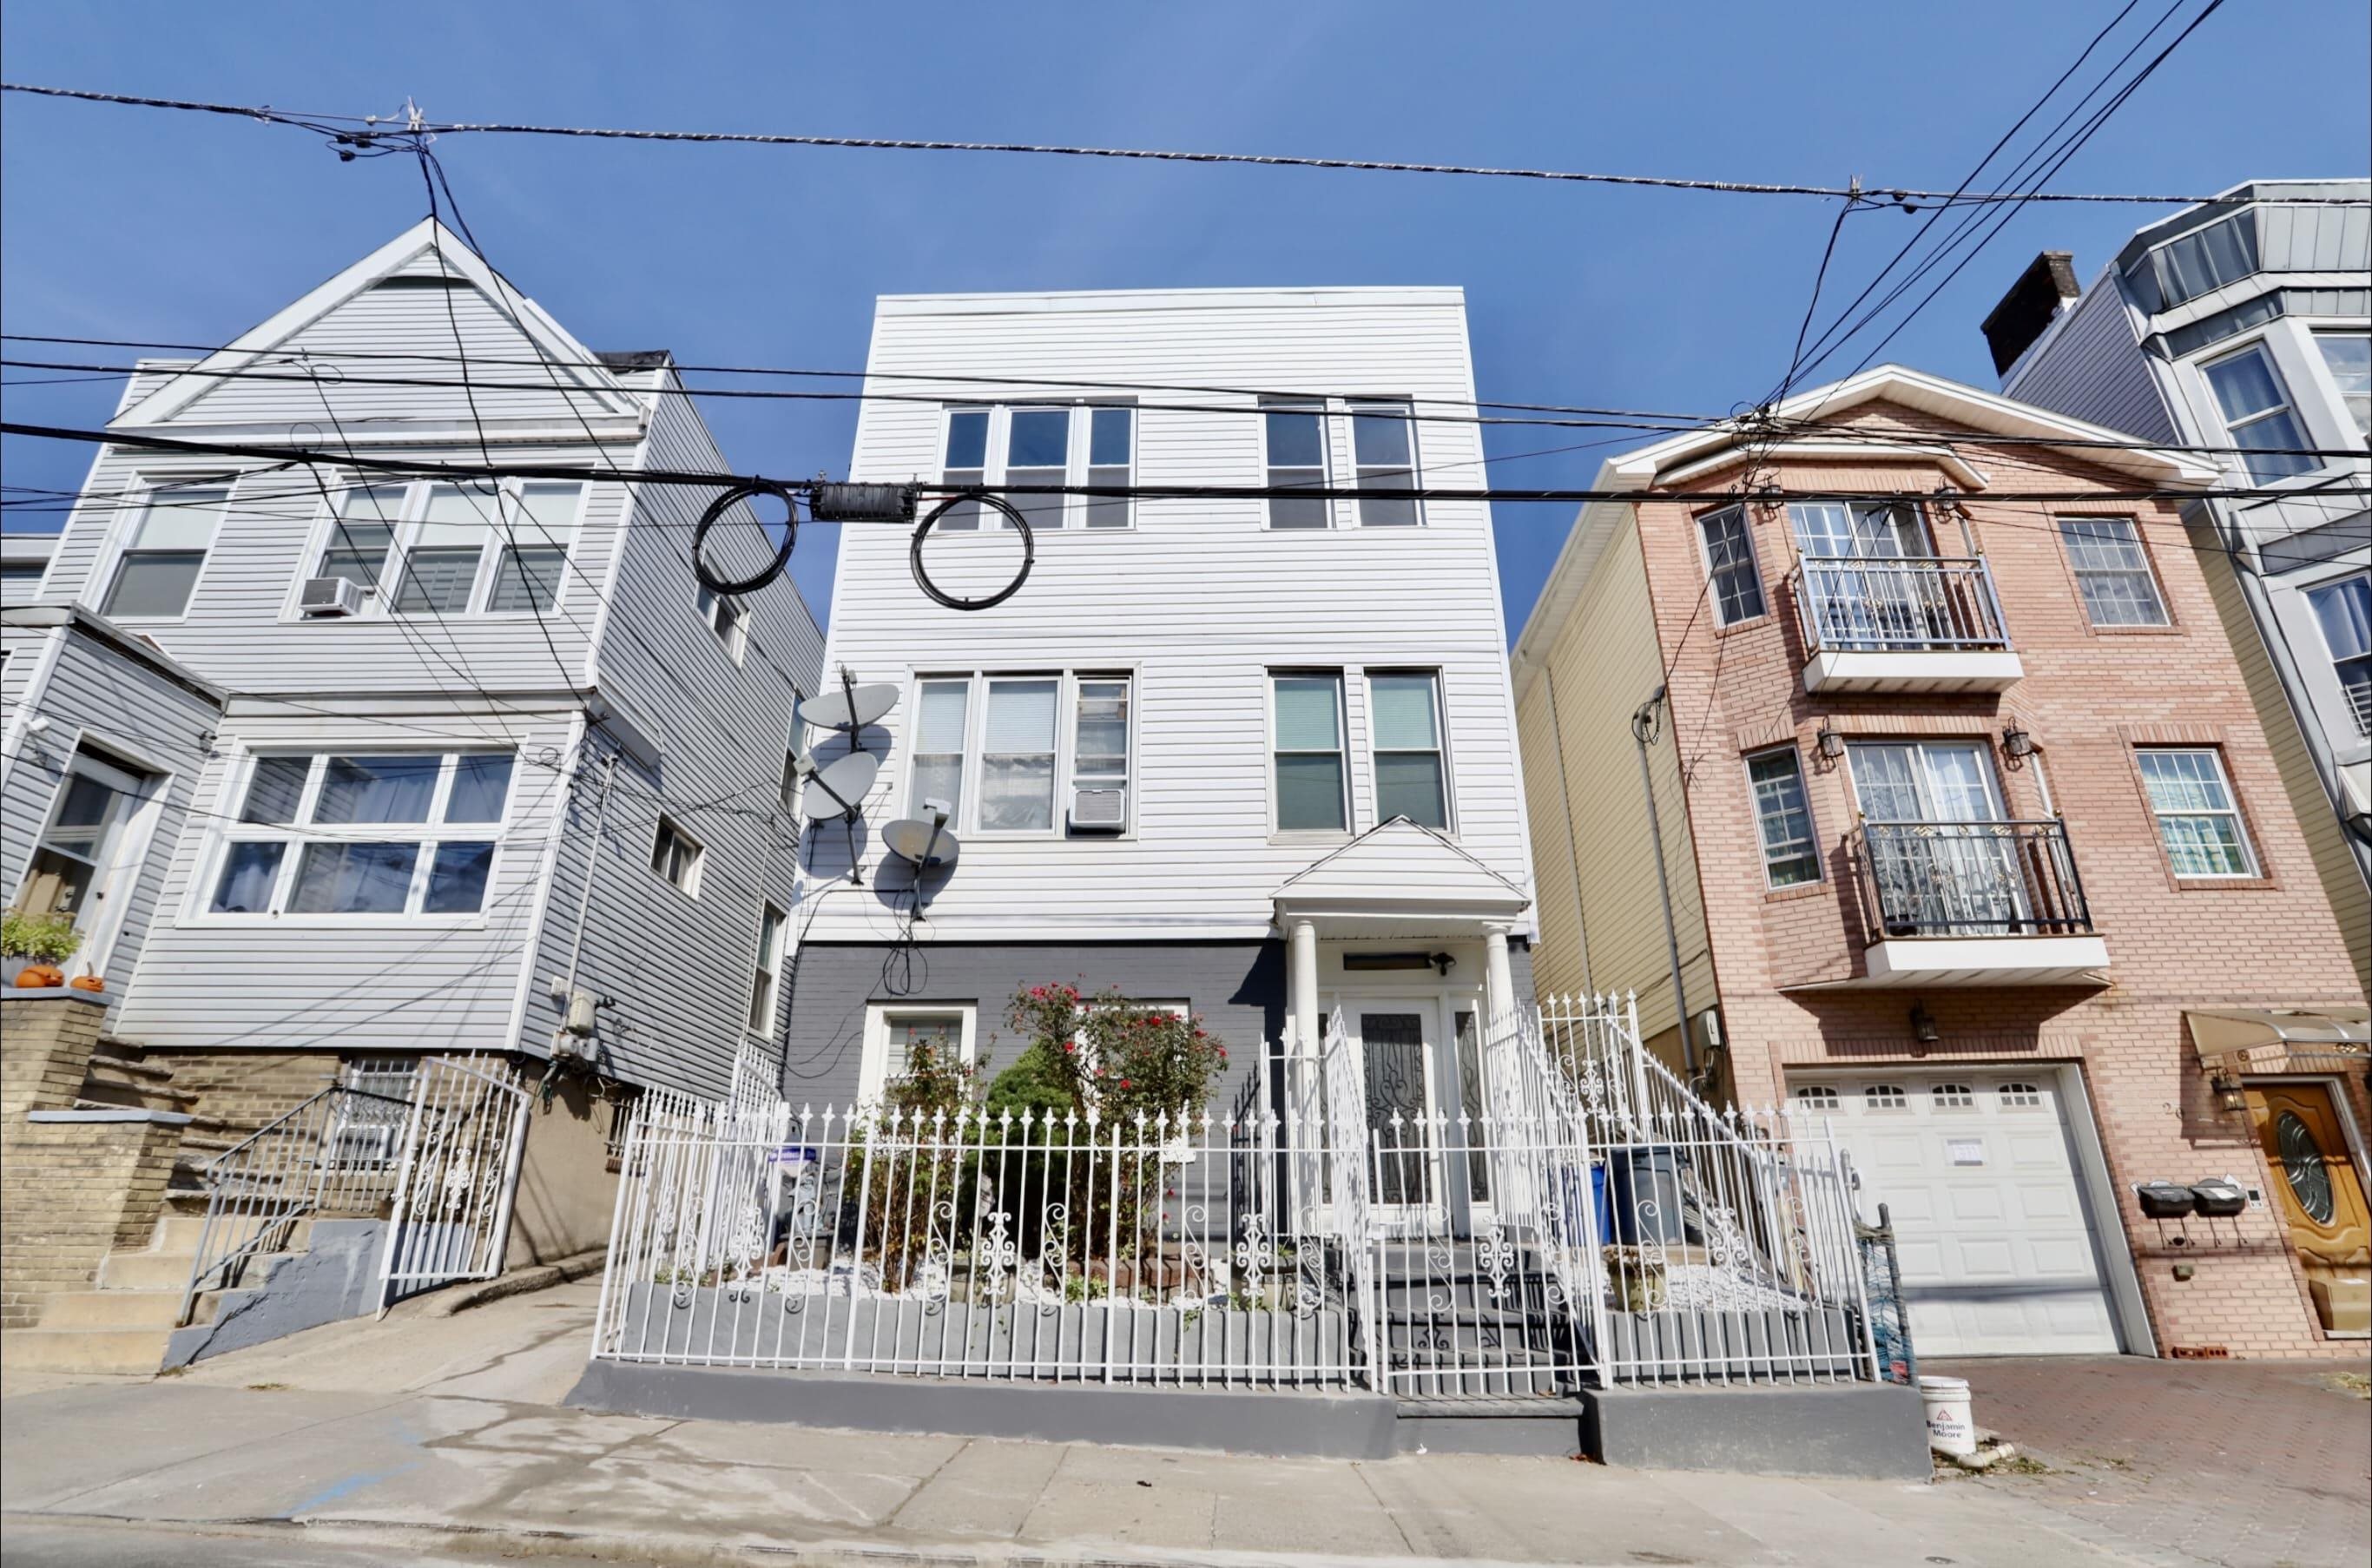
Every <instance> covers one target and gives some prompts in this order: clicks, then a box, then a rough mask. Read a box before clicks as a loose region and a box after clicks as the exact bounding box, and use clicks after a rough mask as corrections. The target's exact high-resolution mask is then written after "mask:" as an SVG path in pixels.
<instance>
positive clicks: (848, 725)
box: [799, 681, 898, 729]
mask: <svg viewBox="0 0 2372 1568" xmlns="http://www.w3.org/2000/svg"><path fill="white" fill-rule="evenodd" d="M897 705H898V688H896V687H895V686H892V685H890V684H889V683H888V682H886V681H884V682H880V683H878V684H875V685H871V686H856V685H847V686H844V687H843V689H842V690H840V691H826V692H825V693H823V694H822V695H821V696H820V697H809V698H808V700H807V701H806V702H804V703H800V704H799V717H801V718H803V719H805V720H807V721H808V723H809V724H811V725H817V726H820V727H822V728H824V729H863V728H864V727H865V726H866V725H869V724H876V723H878V722H879V721H880V719H881V718H882V716H883V715H884V714H888V713H889V711H890V709H891V708H894V707H896V706H897Z"/></svg>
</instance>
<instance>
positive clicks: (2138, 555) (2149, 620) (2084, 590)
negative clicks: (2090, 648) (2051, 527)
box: [2059, 517, 2167, 626]
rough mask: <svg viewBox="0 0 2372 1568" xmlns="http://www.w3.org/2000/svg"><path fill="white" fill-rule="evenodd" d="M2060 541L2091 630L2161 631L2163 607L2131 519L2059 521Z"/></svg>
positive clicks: (2164, 605) (2164, 622)
mask: <svg viewBox="0 0 2372 1568" xmlns="http://www.w3.org/2000/svg"><path fill="white" fill-rule="evenodd" d="M2059 537H2060V540H2062V541H2063V542H2064V544H2065V545H2066V546H2067V563H2068V564H2069V565H2070V566H2072V567H2074V568H2075V571H2076V589H2077V591H2078V592H2080V593H2081V594H2082V595H2083V596H2084V613H2085V614H2086V615H2087V617H2089V618H2090V620H2091V622H2092V624H2093V625H2095V626H2163V625H2165V624H2166V623H2167V617H2166V603H2165V601H2164V600H2163V599H2161V598H2158V593H2157V578H2155V577H2153V576H2152V575H2150V564H2149V557H2148V556H2147V555H2145V554H2144V553H2143V552H2142V539H2141V529H2140V528H2138V527H2137V526H2135V524H2134V520H2133V519H2132V518H2131V517H2062V518H2060V519H2059Z"/></svg>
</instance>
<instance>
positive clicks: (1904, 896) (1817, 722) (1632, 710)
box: [1513, 366, 2372, 1356]
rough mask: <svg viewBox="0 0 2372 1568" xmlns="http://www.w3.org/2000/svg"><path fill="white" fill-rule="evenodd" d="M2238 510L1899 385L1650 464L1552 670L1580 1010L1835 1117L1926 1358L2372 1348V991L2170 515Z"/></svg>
mask: <svg viewBox="0 0 2372 1568" xmlns="http://www.w3.org/2000/svg"><path fill="white" fill-rule="evenodd" d="M2060 443H2064V445H2062V444H2060ZM2087 443H2103V444H2101V445H2087ZM2214 479H2215V473H2214V471H2213V470H2210V469H2208V468H2207V467H2205V466H2204V465H2203V464H2202V463H2200V462H2199V461H2197V460H2196V459H2191V458H2188V457H2185V456H2181V455H2179V454H2176V453H2171V452H2165V451H2157V450H2140V449H2135V448H2134V447H2133V445H2132V443H2131V442H2130V441H2129V440H2127V439H2125V438H2122V437H2119V436H2116V435H2115V434H2114V433H2112V432H2110V431H2108V430H2105V429H2102V428H2100V427H2098V426H2092V425H2087V424H2081V423H2080V422H2077V421H2075V420H2072V419H2069V418H2067V417H2065V416H2063V415H2059V414H2054V413H2050V412H2044V411H2042V410H2040V409H2035V408H2032V407H2029V406H2027V405H2024V404H2020V403H2017V402H2014V401H2009V400H2006V399H2004V398H2001V397H1998V396H1995V395H1993V394H1990V393H1985V392H1981V391H1978V390H1975V389H1971V388H1967V387H1963V386H1959V385H1957V384H1955V383H1952V382H1948V381H1945V380H1942V379H1940V378H1937V377H1930V376H1925V375H1922V374H1919V373H1917V372H1914V371H1909V370H1904V369H1901V368H1899V367H1892V366H1885V367H1879V368H1877V369H1873V370H1870V371H1868V372H1866V373H1864V374H1861V375H1857V376H1855V377H1852V378H1851V379H1849V380H1846V381H1843V382H1840V383H1838V384H1836V385H1834V386H1831V387H1825V388H1820V389H1815V390H1811V391H1808V392H1805V393H1802V394H1800V395H1799V396H1797V397H1796V398H1795V399H1793V400H1791V401H1789V402H1787V403H1785V404H1783V405H1781V406H1780V408H1779V409H1778V410H1776V411H1775V416H1774V418H1773V421H1772V422H1771V423H1770V424H1766V425H1762V426H1758V427H1755V428H1753V429H1743V428H1717V429H1714V430H1709V431H1704V432H1698V433H1692V434H1690V435H1687V436H1678V437H1674V438H1672V439H1670V440H1668V441H1665V442H1662V443H1660V444H1658V445H1656V446H1652V447H1645V448H1644V449H1642V450H1640V451H1637V452H1634V453H1631V454H1629V455H1627V456H1623V457H1619V458H1616V459H1611V460H1610V462H1609V463H1608V464H1607V465H1606V467H1605V469H1604V470H1603V472H1602V474H1601V477H1600V479H1599V485H1598V488H1599V489H1602V490H1627V491H1632V492H1635V494H1636V499H1635V500H1623V501H1619V502H1599V503H1593V504H1591V505H1588V506H1587V507H1586V508H1584V510H1583V511H1582V513H1581V515H1580V517H1579V519H1578V520H1577V522H1576V526H1575V528H1574V530H1573V533H1572V535H1571V537H1570V538H1569V539H1568V540H1567V541H1566V544H1565V546H1564V552H1563V553H1562V555H1561V557H1560V559H1559V561H1558V563H1557V565H1556V567H1555V569H1554V571H1553V573H1552V575H1551V577H1550V580H1549V582H1548V585H1547V587H1545V589H1544V590H1543V592H1542V594H1541V599H1540V602H1539V605H1538V607H1537V608H1536V609H1535V610H1534V612H1533V614H1532V616H1531V619H1530V622H1529V625H1528V626H1527V627H1526V629H1525V631H1524V633H1523V634H1522V636H1521V637H1520V638H1519V639H1518V641H1517V645H1516V648H1515V653H1514V656H1513V661H1514V666H1515V672H1516V691H1517V722H1518V728H1519V731H1520V733H1521V738H1522V742H1523V748H1524V772H1525V777H1526V782H1527V788H1528V790H1529V793H1530V797H1531V811H1530V817H1531V821H1532V825H1533V854H1534V865H1535V871H1536V876H1537V883H1538V889H1539V892H1538V897H1539V911H1540V919H1541V947H1540V949H1539V952H1538V955H1537V959H1536V973H1537V975H1538V977H1539V983H1540V985H1541V990H1542V991H1543V993H1559V992H1567V991H1598V992H1603V991H1610V990H1612V991H1623V990H1633V989H1635V990H1636V991H1637V992H1638V993H1640V1010H1641V1016H1642V1019H1643V1027H1644V1028H1645V1029H1647V1030H1650V1031H1656V1030H1660V1031H1661V1033H1660V1036H1659V1037H1658V1038H1659V1044H1660V1047H1661V1049H1662V1050H1663V1051H1664V1053H1665V1054H1666V1055H1667V1057H1668V1059H1669V1060H1670V1061H1672V1062H1673V1063H1674V1064H1675V1065H1676V1066H1680V1067H1684V1068H1685V1069H1687V1070H1689V1071H1692V1072H1693V1073H1694V1074H1696V1075H1697V1076H1698V1077H1699V1078H1700V1079H1701V1080H1702V1081H1703V1082H1705V1083H1707V1084H1710V1085H1711V1086H1714V1087H1715V1088H1716V1089H1718V1090H1720V1091H1721V1092H1723V1093H1726V1094H1728V1095H1733V1096H1735V1097H1736V1098H1738V1100H1739V1101H1741V1102H1743V1103H1746V1104H1749V1105H1752V1106H1757V1107H1760V1106H1762V1105H1764V1104H1765V1103H1766V1102H1773V1101H1779V1100H1788V1101H1793V1102H1795V1103H1796V1105H1797V1106H1798V1107H1799V1108H1803V1109H1809V1110H1812V1111H1815V1112H1818V1113H1821V1114H1825V1115H1826V1116H1828V1117H1829V1118H1831V1126H1832V1127H1833V1129H1834V1133H1835V1136H1836V1137H1837V1138H1838V1139H1839V1140H1840V1141H1841V1142H1842V1143H1843V1145H1844V1146H1845V1147H1846V1148H1847V1150H1848V1151H1849V1152H1850V1153H1851V1154H1852V1155H1853V1156H1854V1157H1855V1165H1856V1168H1857V1169H1858V1171H1859V1173H1860V1176H1861V1186H1862V1201H1863V1203H1864V1207H1865V1210H1866V1211H1868V1212H1874V1211H1875V1208H1876V1206H1877V1205H1878V1204H1879V1203H1884V1204H1886V1205H1887V1206H1888V1209H1889V1213H1890V1215H1891V1217H1892V1219H1893V1221H1894V1223H1895V1225H1896V1226H1897V1229H1898V1232H1899V1235H1900V1239H1901V1252H1902V1263H1903V1270H1904V1276H1905V1280H1906V1283H1907V1285H1908V1287H1909V1288H1908V1290H1907V1295H1908V1296H1909V1306H1910V1309H1911V1320H1912V1324H1913V1340H1914V1342H1915V1343H1916V1345H1917V1347H1918V1349H1919V1350H1920V1352H1921V1353H1923V1354H1925V1355H1930V1356H1934V1355H1946V1354H1955V1353H2051V1352H2070V1353H2105V1352H2112V1351H2117V1350H2123V1351H2126V1352H2129V1353H2143V1354H2148V1353H2185V1352H2193V1353H2211V1354H2213V1353H2230V1354H2234V1355H2314V1354H2333V1355H2336V1354H2361V1353H2362V1348H2363V1347H2362V1344H2361V1343H2360V1334H2361V1330H2362V1328H2363V1305H2362V1304H2363V1299H2364V1288H2365V1287H2364V1284H2363V1280H2364V1276H2365V1273H2366V1261H2367V1255H2366V1252H2365V1243H2366V1216H2365V1206H2364V1204H2365V1200H2364V1191H2365V1188H2366V1165H2365V1156H2364V1144H2363V1141H2362V1135H2361V1129H2362V1128H2363V1127H2364V1126H2365V1125H2366V1115H2367V1111H2372V1106H2367V1102H2366V1085H2365V1055H2364V1051H2365V1045H2364V1040H2365V1036H2366V1025H2365V1019H2366V1011H2365V1008H2364V1000H2365V999H2364V993H2363V991H2362V989H2361V987H2360V985H2359V983H2358V981H2357V979H2356V974H2355V968H2354V966H2353V965H2352V963H2351V961H2350V956H2349V952H2348V947H2347V942H2346V938H2345V936H2344V935H2343V932H2342V931H2341V929H2340V925H2339V922H2338V920H2337V919H2336V918H2335V916H2334V915H2333V912H2332V909H2331V904H2330V902H2329V900H2328V899H2327V897H2326V895H2325V893H2324V891H2323V889H2322V887H2321V884H2320V879H2319V878H2318V877H2317V876H2316V874H2315V868H2314V865H2313V862H2312V857H2311V854H2310V852H2309V849H2308V844H2307V842H2306V838H2305V836H2304V835H2303V833H2302V832H2301V830H2300V827H2299V823H2298V820H2297V819H2296V815H2295V814H2294V811H2293V809H2292V807H2291V804H2290V801H2289V798H2288V796H2287V795H2286V793H2285V790H2284V788H2283V784H2282V780H2281V777H2280V775H2279V772H2278V770H2277V768H2276V765H2275V761H2274V759H2273V755H2272V752H2271V750H2270V749H2269V748H2268V745H2267V742H2266V738H2265V734H2264V731H2263V729H2262V726H2261V724H2260V721H2259V718H2258V713H2257V709H2256V707H2255V705H2254V704H2253V703H2252V702H2251V700H2250V692H2249V690H2248V688H2247V685H2246V683H2245V681H2244V679H2243V677H2242V674H2241V671H2240V669H2239V667H2238V662H2237V660H2236V658H2235V656H2234V654H2233V651H2232V648H2231V645H2230V644H2229V642H2228V641H2227V636H2226V633H2225V631H2224V628H2223V625H2222V623H2221V621H2219V619H2218V616H2217V613H2216V609H2215V603H2214V601H2213V599H2212V598H2211V597H2210V593H2209V587H2208V584H2207V582H2206V580H2205V579H2204V577H2203V574H2202V571H2201V567H2200V563H2199V562H2198V560H2197V558H2196V557H2195V556H2194V554H2193V552H2192V549H2191V548H2189V540H2188V537H2187V535H2186V533H2185V530H2184V528H2183V527H2182V523H2181V517H2180V502H2179V501H2176V500H2134V499H2131V498H2130V497H2131V496H2133V495H2134V494H2137V493H2148V492H2162V491H2176V490H2184V489H2197V488H2200V487H2203V486H2204V485H2205V484H2207V483H2209V482H2212V481H2213V480H2214ZM1766 495H1767V496H1769V497H1770V499H1768V500H1765V499H1761V498H1760V497H1762V496H1766ZM2094 495H2097V496H2098V499H2097V500H2096V499H2087V497H2090V496H2094ZM1822 496H1835V497H1837V498H1838V499H1835V500H1820V499H1808V498H1818V497H1822ZM1783 497H1784V499H1783ZM1643 780H1644V781H1645V788H1644V789H1643ZM1651 800H1652V806H1651ZM1651 811H1652V812H1653V817H1652V818H1651V815H1650V813H1651ZM1651 820H1653V821H1654V822H1655V824H1656V826H1657V829H1658V830H1660V834H1661V838H1660V842H1658V840H1657V838H1656V837H1654V836H1652V835H1651V832H1650V829H1649V824H1650V821H1651ZM1659 850H1660V852H1661V854H1662V856H1663V860H1664V865H1663V867H1662V870H1663V872H1664V878H1663V880H1664V881H1665V882H1666V883H1667V884H1668V885H1669V895H1667V896H1664V897H1660V898H1659V894H1658V881H1657V865H1656V856H1657V852H1658V851H1659ZM2360 935H2361V934H2358V938H2359V939H2360ZM2224 1177H2230V1178H2233V1179H2235V1185H2237V1187H2238V1189H2239V1190H2240V1193H2241V1196H2240V1198H2239V1212H2238V1214H2231V1215H2228V1216H2227V1215H2222V1214H2208V1213H2207V1212H2205V1211H2207V1210H2209V1209H2212V1208H2213V1207H2215V1204H2214V1203H2213V1202H2211V1201H2210V1200H2208V1199H2203V1198H2198V1197H2195V1196H2189V1195H2186V1198H2185V1202H2188V1203H2189V1204H2190V1206H2191V1207H2192V1210H2193V1212H2192V1213H2191V1214H2186V1215H2184V1216H2182V1217H2180V1218H2166V1219H2158V1218H2150V1217H2145V1214H2144V1208H2143V1199H2142V1195H2141V1194H2140V1192H2139V1191H2137V1189H2138V1188H2140V1187H2141V1186H2142V1185H2144V1184H2146V1183H2150V1182H2153V1181H2167V1182H2172V1183H2175V1184H2178V1185H2179V1186H2180V1187H2182V1188H2186V1189H2188V1188H2191V1187H2192V1186H2193V1185H2194V1184H2198V1183H2203V1182H2208V1181H2211V1180H2212V1179H2217V1178H2224ZM2165 1201H2167V1200H2161V1202H2165ZM2351 1335H2352V1336H2354V1337H2355V1338H2357V1339H2358V1341H2359V1342H2357V1343H2355V1344H2347V1343H2342V1342H2335V1341H2336V1340H2342V1339H2344V1338H2347V1337H2350V1336H2351Z"/></svg>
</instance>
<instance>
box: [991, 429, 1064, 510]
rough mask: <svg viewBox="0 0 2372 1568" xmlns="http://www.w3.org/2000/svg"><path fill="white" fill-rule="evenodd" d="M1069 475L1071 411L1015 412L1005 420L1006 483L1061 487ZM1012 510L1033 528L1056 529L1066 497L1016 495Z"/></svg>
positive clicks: (1012, 497) (1011, 499)
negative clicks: (1058, 485) (1026, 519)
mask: <svg viewBox="0 0 2372 1568" xmlns="http://www.w3.org/2000/svg"><path fill="white" fill-rule="evenodd" d="M1070 475H1071V411H1070V410H1069V409H1066V408H1017V409H1011V410H1008V411H1007V412H1006V419H1005V482H1006V484H1009V485H1011V484H1062V483H1064V482H1067V481H1068V480H1069V478H1070ZM1008 499H1009V500H1010V501H1011V503H1012V505H1013V508H1014V510H1016V511H1017V512H1019V513H1020V514H1021V515H1022V516H1023V517H1026V518H1028V519H1029V526H1030V527H1031V528H1061V527H1062V526H1063V509H1064V504H1065V503H1067V502H1068V501H1069V499H1070V497H1068V496H1066V495H1015V496H1010V497H1008Z"/></svg>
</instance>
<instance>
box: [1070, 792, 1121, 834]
mask: <svg viewBox="0 0 2372 1568" xmlns="http://www.w3.org/2000/svg"><path fill="white" fill-rule="evenodd" d="M1127 828H1128V790H1127V788H1126V786H1125V785H1122V784H1081V785H1079V786H1078V787H1077V788H1076V789H1074V790H1073V791H1071V831H1073V832H1075V833H1118V832H1124V831H1126V830H1127Z"/></svg>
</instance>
